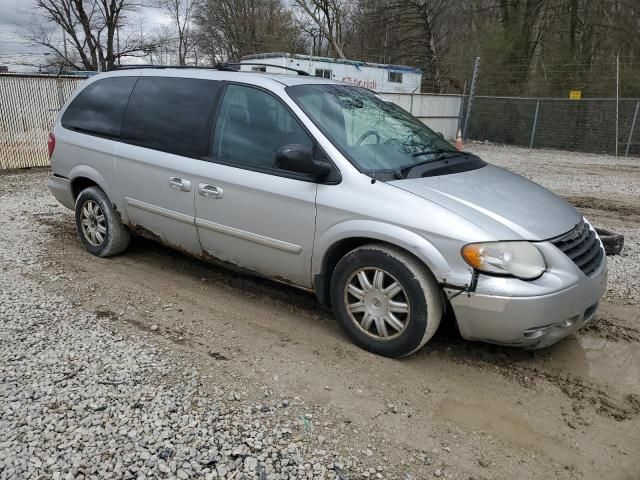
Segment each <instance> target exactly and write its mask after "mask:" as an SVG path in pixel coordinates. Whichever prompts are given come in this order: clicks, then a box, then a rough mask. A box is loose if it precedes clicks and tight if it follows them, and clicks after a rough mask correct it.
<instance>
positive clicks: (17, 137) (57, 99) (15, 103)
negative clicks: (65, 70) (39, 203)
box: [0, 74, 84, 169]
mask: <svg viewBox="0 0 640 480" xmlns="http://www.w3.org/2000/svg"><path fill="white" fill-rule="evenodd" d="M83 80H84V78H82V77H57V76H54V75H18V74H0V169H6V168H25V167H37V166H46V165H49V158H48V156H47V137H48V134H49V130H50V128H51V125H52V123H53V120H54V118H55V116H56V114H57V113H58V110H59V109H60V107H62V105H63V104H64V102H65V101H66V100H67V98H68V97H69V95H71V93H72V92H73V91H74V90H75V88H76V86H77V85H78V84H79V83H80V82H82V81H83Z"/></svg>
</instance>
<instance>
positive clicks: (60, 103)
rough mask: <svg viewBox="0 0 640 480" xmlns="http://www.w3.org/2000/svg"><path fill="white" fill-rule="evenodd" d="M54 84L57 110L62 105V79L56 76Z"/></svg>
mask: <svg viewBox="0 0 640 480" xmlns="http://www.w3.org/2000/svg"><path fill="white" fill-rule="evenodd" d="M56 85H57V87H58V110H60V109H61V108H62V106H63V105H64V93H63V91H62V79H61V78H60V77H58V78H57V79H56Z"/></svg>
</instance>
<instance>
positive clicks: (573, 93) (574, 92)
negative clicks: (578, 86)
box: [569, 90, 582, 100]
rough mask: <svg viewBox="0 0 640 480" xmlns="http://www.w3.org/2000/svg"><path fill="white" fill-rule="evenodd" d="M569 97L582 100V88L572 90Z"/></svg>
mask: <svg viewBox="0 0 640 480" xmlns="http://www.w3.org/2000/svg"><path fill="white" fill-rule="evenodd" d="M569 98H570V99H571V100H580V99H581V98H582V90H571V91H570V92H569Z"/></svg>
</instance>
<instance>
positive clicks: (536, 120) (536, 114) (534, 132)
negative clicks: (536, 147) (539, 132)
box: [529, 99, 540, 148]
mask: <svg viewBox="0 0 640 480" xmlns="http://www.w3.org/2000/svg"><path fill="white" fill-rule="evenodd" d="M539 110H540V99H538V100H536V113H534V115H533V126H532V127H531V141H530V142H529V148H533V141H534V140H535V138H536V126H537V125H538V111H539Z"/></svg>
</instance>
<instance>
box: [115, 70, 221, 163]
mask: <svg viewBox="0 0 640 480" xmlns="http://www.w3.org/2000/svg"><path fill="white" fill-rule="evenodd" d="M220 87H221V83H220V82H217V81H213V80H201V79H196V78H171V77H140V79H139V80H138V83H137V84H136V88H135V89H134V90H133V93H132V94H131V100H130V101H129V106H128V107H127V113H126V116H125V121H124V128H123V133H122V136H123V138H124V141H126V142H127V143H132V144H134V145H139V146H141V147H146V148H152V149H154V150H161V151H163V152H168V153H173V154H176V155H182V156H185V157H191V158H202V157H204V156H206V152H207V147H208V145H209V139H210V138H211V134H210V132H211V124H212V120H213V118H212V113H213V107H214V104H215V102H216V98H217V95H218V93H219V92H220Z"/></svg>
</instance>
